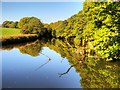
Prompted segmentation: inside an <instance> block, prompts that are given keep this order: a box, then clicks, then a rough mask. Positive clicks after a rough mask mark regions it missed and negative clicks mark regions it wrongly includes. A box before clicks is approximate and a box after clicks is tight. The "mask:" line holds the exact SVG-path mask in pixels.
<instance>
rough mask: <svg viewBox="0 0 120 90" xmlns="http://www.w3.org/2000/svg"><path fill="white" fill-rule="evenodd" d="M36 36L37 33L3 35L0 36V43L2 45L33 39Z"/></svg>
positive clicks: (36, 37)
mask: <svg viewBox="0 0 120 90" xmlns="http://www.w3.org/2000/svg"><path fill="white" fill-rule="evenodd" d="M38 38H39V36H38V35H37V34H19V35H11V36H3V37H1V38H0V43H2V45H7V44H15V43H21V42H28V41H34V40H36V39H38Z"/></svg>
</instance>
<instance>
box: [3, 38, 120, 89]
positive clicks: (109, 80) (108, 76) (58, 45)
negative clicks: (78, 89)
mask: <svg viewBox="0 0 120 90" xmlns="http://www.w3.org/2000/svg"><path fill="white" fill-rule="evenodd" d="M42 47H49V48H50V49H52V50H54V51H56V52H57V53H59V54H60V55H61V57H63V58H67V59H68V62H69V63H70V64H71V66H70V67H69V68H68V70H66V71H63V72H64V73H61V72H59V74H58V75H59V76H60V77H61V76H63V75H65V74H67V73H68V72H70V69H71V68H73V67H74V68H75V69H76V72H78V73H79V75H80V77H81V80H80V84H81V86H82V87H83V88H120V67H119V65H120V62H119V61H116V62H106V61H105V60H101V59H97V58H94V57H91V58H90V57H89V58H88V57H86V56H85V54H84V49H83V47H81V46H79V45H77V44H74V43H71V42H69V41H67V40H64V41H63V40H59V39H51V40H46V41H45V40H36V41H35V42H30V43H24V44H19V45H18V44H16V45H9V46H3V47H2V48H1V49H3V50H11V49H13V48H18V49H19V50H20V52H21V53H22V54H29V55H31V56H34V57H35V56H38V55H40V54H41V55H44V56H46V57H47V58H48V61H47V62H46V63H44V64H43V65H40V66H39V67H38V68H37V69H36V70H39V69H40V68H41V67H43V66H45V65H46V64H47V63H48V62H49V61H50V60H51V58H50V57H49V56H47V55H45V54H44V53H41V50H42ZM81 53H83V54H81ZM63 60H64V59H63ZM73 78H74V77H73Z"/></svg>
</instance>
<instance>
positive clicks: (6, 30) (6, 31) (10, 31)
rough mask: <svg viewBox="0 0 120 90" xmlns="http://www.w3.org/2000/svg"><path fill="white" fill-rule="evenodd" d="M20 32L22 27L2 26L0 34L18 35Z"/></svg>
mask: <svg viewBox="0 0 120 90" xmlns="http://www.w3.org/2000/svg"><path fill="white" fill-rule="evenodd" d="M18 34H20V29H16V28H1V27H0V36H10V35H18Z"/></svg>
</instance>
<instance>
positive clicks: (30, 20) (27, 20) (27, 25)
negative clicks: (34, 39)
mask: <svg viewBox="0 0 120 90" xmlns="http://www.w3.org/2000/svg"><path fill="white" fill-rule="evenodd" d="M18 27H19V28H21V29H22V30H21V32H22V33H23V34H38V35H43V32H44V26H43V24H42V22H41V21H40V20H39V19H38V18H36V17H24V18H22V19H21V20H20V22H19V23H18Z"/></svg>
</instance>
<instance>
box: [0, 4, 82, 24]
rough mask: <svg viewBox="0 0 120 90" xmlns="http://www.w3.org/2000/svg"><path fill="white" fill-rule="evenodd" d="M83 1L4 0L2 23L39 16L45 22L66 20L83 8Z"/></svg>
mask: <svg viewBox="0 0 120 90" xmlns="http://www.w3.org/2000/svg"><path fill="white" fill-rule="evenodd" d="M82 8H83V5H82V2H2V21H0V23H2V22H3V21H5V20H9V21H19V20H20V19H21V18H23V17H31V16H34V17H37V18H39V19H40V20H41V21H42V22H43V23H51V22H56V21H58V20H65V19H67V18H69V17H71V16H72V15H74V14H76V13H78V12H79V11H80V10H82Z"/></svg>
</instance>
